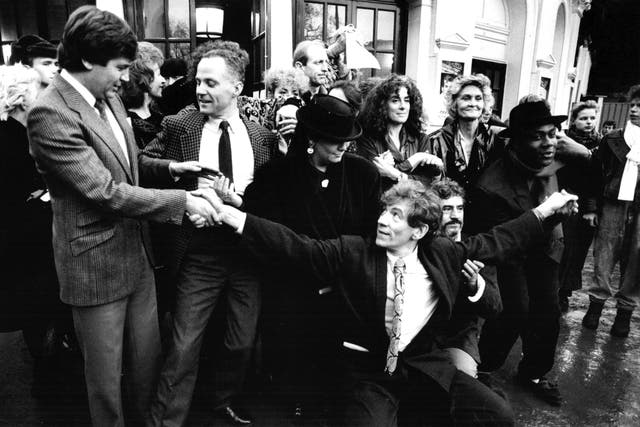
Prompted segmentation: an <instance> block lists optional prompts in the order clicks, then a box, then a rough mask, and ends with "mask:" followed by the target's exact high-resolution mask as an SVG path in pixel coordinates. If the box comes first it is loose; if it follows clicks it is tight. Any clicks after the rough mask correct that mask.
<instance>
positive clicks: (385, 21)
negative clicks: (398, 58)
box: [376, 10, 396, 50]
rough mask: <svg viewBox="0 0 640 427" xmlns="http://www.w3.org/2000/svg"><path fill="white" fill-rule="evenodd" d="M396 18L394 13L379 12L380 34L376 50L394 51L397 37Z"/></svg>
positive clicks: (377, 36) (378, 33)
mask: <svg viewBox="0 0 640 427" xmlns="http://www.w3.org/2000/svg"><path fill="white" fill-rule="evenodd" d="M395 17H396V14H395V13H394V12H389V11H385V10H380V11H378V32H377V34H376V49H379V50H393V42H394V35H395V23H396V22H395Z"/></svg>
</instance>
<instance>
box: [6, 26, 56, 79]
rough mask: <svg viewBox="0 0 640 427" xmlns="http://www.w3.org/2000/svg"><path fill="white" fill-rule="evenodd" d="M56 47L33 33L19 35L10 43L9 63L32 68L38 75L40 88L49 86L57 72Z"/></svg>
mask: <svg viewBox="0 0 640 427" xmlns="http://www.w3.org/2000/svg"><path fill="white" fill-rule="evenodd" d="M57 57H58V52H57V50H56V47H55V46H54V45H53V44H51V43H49V42H48V41H46V40H45V39H43V38H42V37H39V36H36V35H35V34H28V35H26V36H22V37H20V38H19V39H18V40H17V41H16V42H15V43H13V44H12V45H11V58H9V63H10V64H22V65H24V66H25V67H29V68H33V69H34V70H36V72H37V73H38V76H39V77H40V87H41V89H44V88H46V87H47V86H49V83H51V82H52V81H53V76H55V75H56V73H57V72H58V60H57Z"/></svg>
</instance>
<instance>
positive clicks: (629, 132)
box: [618, 121, 640, 202]
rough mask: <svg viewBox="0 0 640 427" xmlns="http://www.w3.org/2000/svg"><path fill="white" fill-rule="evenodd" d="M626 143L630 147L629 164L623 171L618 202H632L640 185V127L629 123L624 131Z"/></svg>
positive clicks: (627, 163) (626, 164)
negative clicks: (639, 167) (639, 171)
mask: <svg viewBox="0 0 640 427" xmlns="http://www.w3.org/2000/svg"><path fill="white" fill-rule="evenodd" d="M624 141H625V142H626V143H627V145H628V146H629V152H628V153H627V162H626V163H625V165H624V170H623V171H622V179H621V180H620V190H619V192H618V200H624V201H628V202H632V201H633V199H634V196H635V194H636V184H637V183H638V165H639V164H640V127H638V126H636V125H634V124H633V123H631V121H628V122H627V126H625V129H624Z"/></svg>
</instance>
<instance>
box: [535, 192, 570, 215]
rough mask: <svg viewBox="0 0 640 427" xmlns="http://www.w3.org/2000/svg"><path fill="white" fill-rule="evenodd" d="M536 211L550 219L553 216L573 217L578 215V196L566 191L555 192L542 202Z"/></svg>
mask: <svg viewBox="0 0 640 427" xmlns="http://www.w3.org/2000/svg"><path fill="white" fill-rule="evenodd" d="M536 210H537V211H538V212H539V213H540V214H541V215H542V216H543V217H544V218H548V217H550V216H551V215H553V214H560V215H571V214H574V213H578V196H576V195H575V194H569V193H567V192H566V191H565V190H562V191H561V192H559V193H558V192H555V193H553V194H552V195H550V196H549V197H547V199H546V200H545V201H544V202H542V203H541V204H540V205H538V207H536Z"/></svg>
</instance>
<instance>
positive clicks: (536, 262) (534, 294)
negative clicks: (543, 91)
mask: <svg viewBox="0 0 640 427" xmlns="http://www.w3.org/2000/svg"><path fill="white" fill-rule="evenodd" d="M534 99H535V98H534ZM566 118H567V116H554V115H552V114H551V111H550V109H549V106H548V104H547V103H546V101H541V100H537V101H531V100H525V102H524V103H521V104H520V105H518V106H516V107H515V108H514V109H513V110H511V113H510V115H509V127H508V128H507V129H505V130H504V131H503V132H501V135H500V136H503V137H508V138H510V142H509V144H508V147H507V149H506V150H505V153H504V155H503V156H502V158H500V159H499V160H497V161H496V162H495V163H494V164H492V165H491V166H489V168H488V169H487V170H486V171H485V172H484V173H483V175H482V176H481V177H480V178H479V180H478V182H477V184H476V187H475V188H474V189H473V190H472V191H474V195H473V199H474V200H476V201H477V204H475V205H474V206H473V212H472V213H471V214H470V215H469V221H468V222H469V223H470V224H469V225H470V228H471V230H470V231H471V232H472V233H475V232H479V231H486V230H489V229H490V228H491V227H493V226H495V225H498V224H501V223H504V222H506V221H508V220H511V219H513V218H516V217H518V216H519V215H520V214H522V213H523V212H525V211H526V210H528V209H531V208H532V207H534V206H536V204H538V203H539V202H540V201H542V200H544V199H546V197H548V196H549V195H550V194H552V193H553V192H555V191H559V190H560V189H561V188H559V185H558V178H557V176H556V171H557V169H558V168H559V167H560V165H559V164H558V162H557V161H555V158H556V151H557V150H556V149H557V146H558V139H559V136H560V135H559V134H557V132H558V130H559V128H560V124H561V123H562V122H563V121H565V120H566ZM562 250H563V244H562V228H561V225H557V226H556V227H554V228H553V229H552V230H550V231H549V232H548V233H547V234H546V235H545V236H544V238H543V239H541V240H540V241H539V243H538V244H537V245H535V246H533V247H531V249H530V250H529V251H528V252H527V253H526V254H524V255H523V256H520V257H515V258H512V259H510V260H509V261H508V262H505V263H502V264H500V265H498V266H497V273H498V285H499V287H500V293H501V296H502V302H503V311H502V313H501V314H500V316H498V318H496V319H491V320H488V321H487V322H486V323H485V326H484V328H483V331H482V335H481V338H480V359H481V360H482V363H481V364H480V366H479V367H478V371H479V379H480V380H483V378H486V379H488V380H490V377H489V375H488V373H489V372H491V371H494V370H497V369H499V368H500V367H501V366H502V365H503V364H504V362H505V361H506V359H507V356H508V355H509V353H510V351H511V348H512V347H513V344H514V343H515V342H516V340H517V339H518V337H521V338H522V352H523V357H522V360H521V361H520V365H519V366H518V373H517V377H516V379H517V381H518V382H519V383H521V384H522V385H523V386H524V387H525V388H527V389H529V390H531V391H532V392H533V393H534V394H536V395H537V396H538V397H539V398H541V399H542V400H544V401H546V402H547V403H549V404H551V405H554V406H558V405H560V404H561V397H560V392H559V390H558V386H557V384H555V383H554V382H552V381H550V380H548V379H547V378H546V377H545V375H547V373H548V372H549V371H550V370H551V368H552V366H553V362H554V356H555V349H556V343H557V340H558V331H559V318H560V309H559V306H558V282H559V275H558V271H559V269H558V267H559V263H560V259H561V257H562Z"/></svg>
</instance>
